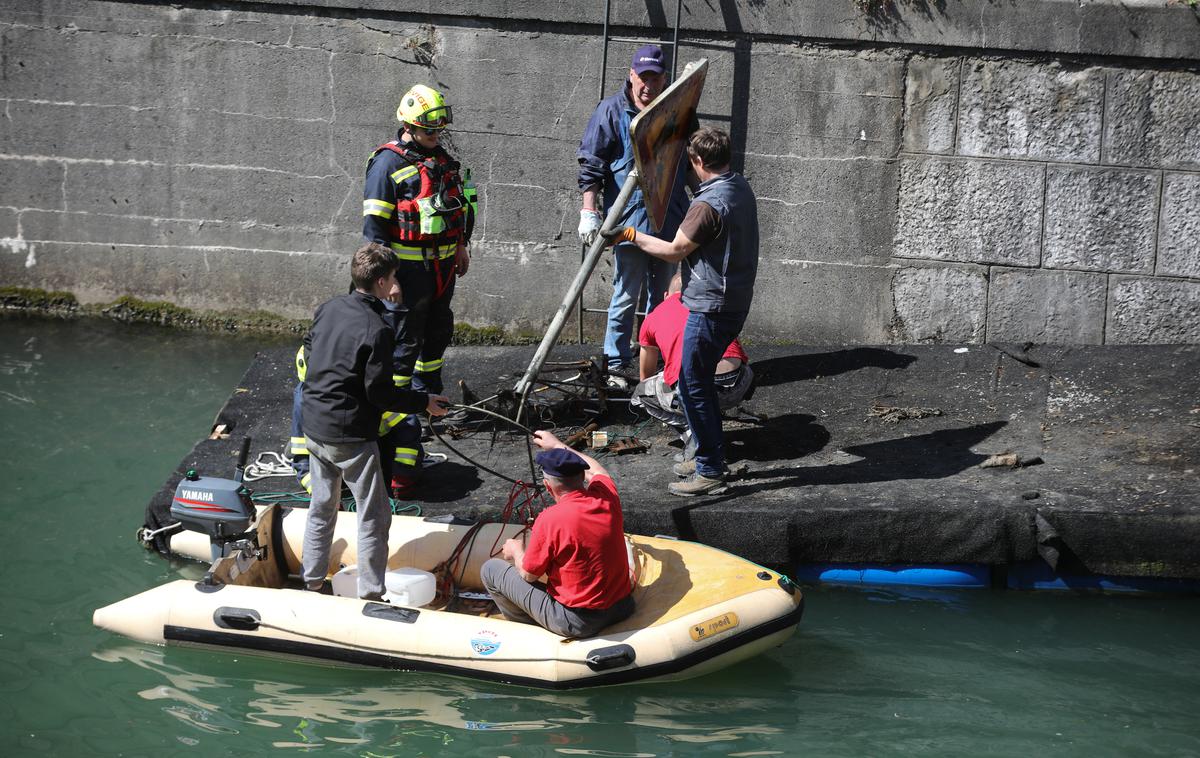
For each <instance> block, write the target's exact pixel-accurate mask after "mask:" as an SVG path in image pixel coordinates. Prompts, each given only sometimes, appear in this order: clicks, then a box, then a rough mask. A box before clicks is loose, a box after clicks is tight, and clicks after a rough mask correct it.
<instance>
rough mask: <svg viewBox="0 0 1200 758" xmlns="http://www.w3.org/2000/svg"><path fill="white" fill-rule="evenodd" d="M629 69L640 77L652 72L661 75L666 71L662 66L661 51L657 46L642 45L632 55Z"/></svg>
mask: <svg viewBox="0 0 1200 758" xmlns="http://www.w3.org/2000/svg"><path fill="white" fill-rule="evenodd" d="M630 67H631V68H632V69H633V70H634V71H635V72H636V73H637V74H638V76H641V75H642V74H644V73H646V72H647V71H653V72H654V73H656V74H661V73H663V72H665V71H666V70H667V68H666V66H664V65H663V51H662V48H661V47H659V46H658V45H642V46H641V47H639V48H638V49H637V52H636V53H634V54H633V62H632V63H631V64H630Z"/></svg>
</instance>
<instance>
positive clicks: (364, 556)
mask: <svg viewBox="0 0 1200 758" xmlns="http://www.w3.org/2000/svg"><path fill="white" fill-rule="evenodd" d="M308 456H309V463H310V464H311V472H312V501H311V502H310V503H309V506H308V523H307V526H306V527H305V530H304V556H303V561H302V568H301V574H300V575H301V577H302V578H303V579H304V583H305V585H307V586H308V587H309V588H310V589H318V588H320V586H321V585H322V583H323V582H324V581H325V576H326V574H327V573H328V572H329V553H330V549H331V548H332V547H333V527H334V524H335V523H336V520H337V509H338V504H339V503H340V501H341V495H342V480H343V479H344V480H345V481H346V486H348V487H349V488H350V494H352V495H353V496H354V503H355V507H356V508H357V511H358V596H359V597H360V598H362V599H364V600H379V599H380V598H382V597H383V591H384V586H383V575H384V573H385V572H386V571H387V557H388V544H387V535H388V529H389V528H391V526H392V508H391V504H390V503H389V502H388V496H387V486H386V485H385V484H384V481H383V473H382V472H381V471H380V468H379V446H378V445H376V444H375V443H374V442H360V443H353V444H328V443H323V442H317V441H316V440H314V439H312V438H311V437H309V438H308Z"/></svg>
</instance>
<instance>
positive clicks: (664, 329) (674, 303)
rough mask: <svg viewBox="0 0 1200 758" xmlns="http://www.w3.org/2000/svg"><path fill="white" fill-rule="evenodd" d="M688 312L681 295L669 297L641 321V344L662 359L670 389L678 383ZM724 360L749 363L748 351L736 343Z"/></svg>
mask: <svg viewBox="0 0 1200 758" xmlns="http://www.w3.org/2000/svg"><path fill="white" fill-rule="evenodd" d="M687 318H688V309H687V306H685V305H684V304H683V296H682V293H679V292H676V293H675V294H674V295H668V296H667V298H666V299H665V300H663V301H662V302H661V303H659V304H658V305H657V306H655V308H654V310H652V311H650V312H649V313H647V314H646V318H645V319H643V320H642V330H641V331H640V332H638V343H639V344H642V345H646V346H647V347H656V348H658V350H659V352H661V353H662V357H663V381H665V382H666V383H667V384H670V385H671V386H675V382H677V381H678V380H679V354H680V353H681V352H682V351H683V327H684V326H686V325H687ZM721 357H722V358H740V359H741V360H742V361H743V362H746V361H749V360H750V359H749V358H747V357H746V351H745V350H742V346H741V345H740V344H738V341H737V340H734V341H733V342H731V343H729V347H728V348H726V350H725V355H723V356H721Z"/></svg>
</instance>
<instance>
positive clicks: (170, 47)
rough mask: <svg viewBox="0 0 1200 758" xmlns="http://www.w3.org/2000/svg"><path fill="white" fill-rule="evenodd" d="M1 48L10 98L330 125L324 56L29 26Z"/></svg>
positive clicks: (242, 44)
mask: <svg viewBox="0 0 1200 758" xmlns="http://www.w3.org/2000/svg"><path fill="white" fill-rule="evenodd" d="M5 48H6V49H5V53H6V56H7V58H8V60H9V61H10V64H9V65H8V66H7V68H6V72H7V79H6V81H5V94H6V96H7V97H9V98H11V99H13V100H40V101H48V102H59V103H92V104H102V105H112V106H116V105H124V106H133V107H146V108H175V109H185V110H187V109H190V110H195V111H199V112H207V111H216V112H226V113H241V114H252V115H256V116H265V117H275V118H292V119H326V120H328V119H330V118H331V117H332V112H331V102H330V89H329V87H330V77H329V58H330V54H329V53H327V52H325V51H323V50H311V49H309V50H301V49H295V48H287V47H277V46H270V45H261V44H255V43H250V42H242V41H227V40H221V39H214V38H209V37H189V36H175V37H160V36H149V37H141V36H135V35H132V34H126V33H101V34H91V33H78V32H77V31H71V30H70V29H62V30H55V29H37V28H28V29H21V30H19V32H16V33H10V34H9V35H7V36H6V38H5ZM13 62H16V63H13ZM18 64H19V65H18ZM250 72H252V73H253V75H252V76H251V75H249V73H250ZM101 81H102V82H103V85H102V86H100V85H99V82H101Z"/></svg>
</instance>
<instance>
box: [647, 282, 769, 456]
mask: <svg viewBox="0 0 1200 758" xmlns="http://www.w3.org/2000/svg"><path fill="white" fill-rule="evenodd" d="M682 289H683V279H682V277H681V276H680V275H679V274H676V275H675V278H673V279H672V280H671V285H670V289H669V290H668V291H667V294H666V297H665V298H663V301H662V302H661V303H659V304H658V305H657V306H656V307H655V308H654V310H652V311H650V313H648V314H646V318H645V320H643V321H642V330H641V331H640V332H639V333H638V343H639V344H640V345H641V353H640V354H639V356H638V371H639V374H640V378H641V382H640V383H639V384H638V386H637V388H635V389H634V391H633V397H632V399H631V400H630V402H631V404H632V405H633V406H634V407H636V408H641V409H642V410H644V411H646V413H648V414H650V415H651V416H653V417H654V418H656V419H658V420H659V421H662V422H663V423H666V424H670V425H671V426H672V427H674V428H675V429H676V430H678V431H679V433H680V434H679V437H680V439H681V440H683V442H684V443H685V445H686V446H685V448H684V453H683V455H682V456H677V457H676V458H677V460H680V461H689V460H691V459H692V458H693V456H695V454H696V443H695V441H693V440H692V439H691V434H690V433H689V432H688V426H687V420H686V419H685V418H684V417H683V410H682V409H681V408H680V407H679V399H678V397H677V396H676V394H675V387H676V385H677V384H678V382H679V356H680V352H681V351H682V349H683V327H684V326H685V325H686V324H687V319H688V309H687V306H685V305H684V304H683V300H682V298H681V295H680V293H681V290H682ZM660 355H661V356H662V360H663V370H662V371H659V372H658V373H655V371H656V370H657V369H658V359H659V356H660ZM713 382H714V383H715V384H716V388H717V404H718V405H719V406H720V408H721V410H723V411H724V410H728V409H730V408H734V407H736V406H737V405H738V403H740V402H742V401H743V400H745V399H746V396H747V393H748V392H749V391H750V388H751V387H752V386H753V384H754V371H752V370H751V369H750V358H749V357H747V355H746V351H745V350H743V349H742V346H741V344H739V343H738V341H737V340H736V339H735V340H734V341H733V342H731V343H730V344H729V347H728V348H727V349H726V350H725V354H724V356H722V358H721V360H720V361H719V362H718V363H717V370H716V373H715V375H714V376H713Z"/></svg>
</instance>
